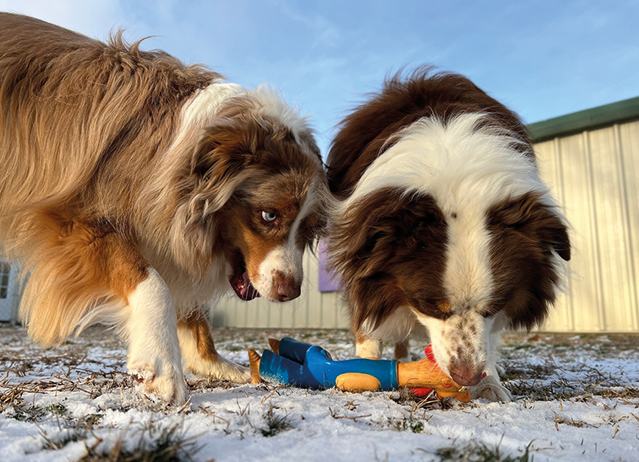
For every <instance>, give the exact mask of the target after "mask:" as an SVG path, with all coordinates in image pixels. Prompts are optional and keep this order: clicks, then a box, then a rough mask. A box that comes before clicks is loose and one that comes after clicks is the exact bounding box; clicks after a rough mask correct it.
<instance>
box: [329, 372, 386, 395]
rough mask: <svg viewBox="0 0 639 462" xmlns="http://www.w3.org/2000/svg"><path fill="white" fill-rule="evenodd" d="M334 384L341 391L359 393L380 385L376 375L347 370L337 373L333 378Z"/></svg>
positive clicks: (377, 387)
mask: <svg viewBox="0 0 639 462" xmlns="http://www.w3.org/2000/svg"><path fill="white" fill-rule="evenodd" d="M335 386H337V388H339V389H340V390H342V391H351V392H354V393H361V392H362V391H375V390H379V389H380V388H381V387H382V384H381V383H380V382H379V380H378V379H377V378H376V377H373V376H372V375H368V374H361V373H359V372H347V373H344V374H341V375H338V376H337V378H336V379H335Z"/></svg>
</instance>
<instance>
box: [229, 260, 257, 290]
mask: <svg viewBox="0 0 639 462" xmlns="http://www.w3.org/2000/svg"><path fill="white" fill-rule="evenodd" d="M229 282H230V283H231V287H233V290H234V291H235V293H236V294H237V296H238V297H239V298H241V299H242V300H245V301H248V300H253V299H254V298H257V297H260V293H259V292H258V291H257V289H256V288H255V287H253V284H252V283H251V280H250V279H249V276H248V272H247V271H246V263H245V262H244V257H243V256H242V254H241V253H240V252H237V253H236V254H235V256H234V258H233V274H231V277H230V278H229Z"/></svg>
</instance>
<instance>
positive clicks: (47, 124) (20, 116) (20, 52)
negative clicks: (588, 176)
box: [0, 13, 329, 403]
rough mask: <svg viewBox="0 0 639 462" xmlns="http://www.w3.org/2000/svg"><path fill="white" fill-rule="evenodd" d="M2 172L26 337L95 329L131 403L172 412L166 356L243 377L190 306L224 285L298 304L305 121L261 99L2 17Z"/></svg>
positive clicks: (161, 56)
mask: <svg viewBox="0 0 639 462" xmlns="http://www.w3.org/2000/svg"><path fill="white" fill-rule="evenodd" d="M0 162H1V163H2V169H0V240H1V241H2V244H3V247H4V250H5V251H6V252H7V253H8V254H9V255H11V256H13V257H15V258H18V259H20V260H21V261H22V263H23V264H24V265H25V267H26V269H27V270H29V271H30V273H29V274H30V276H29V279H28V283H27V285H26V289H25V294H24V298H23V301H22V306H21V314H22V317H23V319H24V320H25V321H26V322H28V325H29V332H30V334H31V335H32V336H33V338H35V339H36V340H38V341H40V342H42V343H43V344H45V345H50V344H53V343H56V342H60V341H62V340H64V339H65V338H66V337H67V336H68V335H69V334H71V333H72V332H74V331H78V330H81V329H82V328H84V327H86V326H88V325H90V324H93V323H97V322H102V323H110V324H112V325H114V326H115V327H116V328H117V329H118V330H119V331H120V332H121V333H122V335H123V336H124V337H125V338H126V340H127V341H128V346H129V358H128V369H129V371H130V373H131V374H133V375H134V376H135V377H136V378H137V379H138V380H139V381H141V382H142V385H141V387H142V391H143V392H144V393H147V394H155V395H159V396H160V397H161V398H162V399H163V400H165V401H170V402H176V403H180V402H183V401H184V400H185V399H186V395H187V389H186V386H185V382H184V377H183V372H182V360H184V362H185V367H186V368H187V369H188V370H191V371H193V372H195V373H200V374H209V375H212V376H213V377H215V378H218V379H228V380H232V381H237V382H245V381H247V380H248V379H249V374H248V371H247V370H246V369H244V368H242V367H240V366H237V365H235V364H233V363H231V362H229V361H227V360H225V359H224V358H222V357H220V356H219V355H218V353H217V352H216V350H215V347H214V344H213V339H212V338H211V333H210V329H209V326H208V323H207V320H206V316H205V314H204V312H203V309H202V306H203V304H204V303H205V302H206V301H208V300H210V299H212V298H215V297H218V296H220V295H221V294H223V293H225V292H227V291H228V290H229V289H230V288H231V287H232V288H233V289H234V291H235V293H236V294H237V295H238V297H240V298H241V299H244V300H250V299H252V298H254V297H256V296H259V295H261V296H264V297H266V298H268V299H269V300H273V301H286V300H291V299H294V298H296V297H297V296H298V295H299V293H300V284H301V282H302V254H303V252H304V249H305V247H306V246H308V245H309V244H311V243H312V242H313V241H314V239H315V237H316V233H317V231H318V229H319V228H320V227H321V225H322V223H323V221H324V218H323V216H324V208H325V205H326V198H327V197H328V196H329V192H328V187H327V183H326V175H325V173H324V170H323V166H322V161H321V158H320V155H319V150H318V148H317V145H316V143H315V141H314V138H313V135H312V132H311V130H310V129H309V127H308V125H307V122H306V119H305V118H302V117H300V116H299V114H298V112H297V111H296V110H294V109H292V108H291V107H289V106H287V105H286V103H285V102H284V101H282V100H281V99H280V98H279V96H278V95H277V94H276V93H275V92H274V91H272V90H268V89H266V88H258V89H256V90H252V91H248V90H245V89H243V88H241V87H240V86H238V85H234V84H230V83H225V82H224V81H223V80H222V78H221V76H220V75H219V74H216V73H214V72H210V71H208V70H206V69H204V68H202V67H200V66H186V65H184V64H182V63H181V62H180V61H178V60H177V59H175V58H173V57H171V56H170V55H168V54H166V53H164V52H161V51H154V52H144V51H140V50H139V43H136V44H134V45H131V46H130V45H127V44H125V43H124V42H123V40H122V38H121V34H118V35H116V36H114V37H112V38H111V40H110V41H109V43H106V44H105V43H102V42H99V41H96V40H93V39H89V38H87V37H84V36H81V35H78V34H76V33H74V32H71V31H68V30H65V29H62V28H60V27H57V26H54V25H51V24H48V23H45V22H42V21H39V20H36V19H32V18H29V17H25V16H19V15H13V14H5V13H0ZM229 283H230V285H229Z"/></svg>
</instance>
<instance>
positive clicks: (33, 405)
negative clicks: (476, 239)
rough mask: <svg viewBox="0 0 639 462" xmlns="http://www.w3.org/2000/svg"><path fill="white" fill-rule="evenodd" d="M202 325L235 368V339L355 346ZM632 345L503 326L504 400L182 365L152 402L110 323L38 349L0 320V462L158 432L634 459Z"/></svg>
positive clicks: (343, 454) (175, 439) (505, 456)
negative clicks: (226, 373)
mask: <svg viewBox="0 0 639 462" xmlns="http://www.w3.org/2000/svg"><path fill="white" fill-rule="evenodd" d="M214 335H215V338H216V344H217V346H218V349H219V350H220V352H221V353H222V354H223V355H224V356H226V357H227V358H229V359H232V360H235V361H237V362H240V363H243V364H245V365H246V364H247V362H248V358H247V354H246V349H247V348H254V349H256V350H258V351H261V350H263V349H264V348H266V347H267V346H268V343H267V339H268V337H274V338H281V337H283V336H293V337H295V338H298V339H300V340H303V341H306V342H309V343H314V344H318V345H321V346H322V347H324V348H326V349H327V350H329V351H330V352H331V353H332V355H333V357H334V358H336V359H347V358H349V357H351V355H352V353H353V351H352V350H353V349H352V344H351V339H350V335H349V333H348V332H344V331H337V330H335V331H309V330H304V331H256V330H255V331H254V330H232V329H218V330H216V331H215V332H214ZM638 345H639V337H636V336H615V335H607V336H593V335H591V336H580V335H578V336H575V335H564V336H560V335H549V334H536V335H532V334H528V335H525V334H519V335H516V334H509V335H507V336H506V338H505V344H504V348H503V359H502V361H501V362H500V364H501V366H502V367H503V368H504V369H505V370H504V377H505V381H504V383H505V384H506V386H507V387H508V388H509V389H510V390H511V391H512V393H513V395H515V396H516V401H515V402H513V403H508V404H500V403H490V402H487V401H483V400H479V401H473V402H471V403H469V404H461V403H459V402H456V401H454V400H447V401H444V402H440V401H437V400H434V399H432V398H430V399H426V400H415V399H412V398H411V397H410V396H408V395H407V394H406V393H402V392H378V393H361V394H352V393H345V392H341V391H338V390H335V389H331V390H323V391H313V390H304V389H299V388H292V387H284V386H278V385H275V384H266V385H262V384H261V385H240V386H238V385H232V384H228V383H220V382H210V381H208V380H207V379H205V378H198V377H192V376H188V383H189V388H190V389H191V399H190V402H189V403H188V404H187V405H185V406H184V407H182V408H180V409H174V408H173V409H171V408H169V409H164V408H162V406H160V405H158V404H155V403H153V402H151V401H149V400H147V399H144V398H141V397H140V396H138V394H137V393H136V392H135V386H134V382H133V381H132V380H131V379H130V378H129V377H128V376H127V375H126V373H125V363H126V350H125V348H124V345H123V344H122V343H120V342H119V340H118V339H117V338H115V337H114V336H113V335H112V334H111V333H110V332H109V331H106V330H104V329H101V328H99V327H96V328H91V329H89V330H88V331H87V332H86V333H85V334H83V335H82V336H81V337H79V338H77V339H72V340H71V341H69V342H67V343H65V344H64V345H62V346H60V347H58V348H53V349H47V350H43V349H41V348H39V347H38V346H36V345H33V344H32V343H31V341H30V340H28V339H27V337H26V333H25V330H24V329H21V328H8V327H7V328H0V372H1V375H0V393H1V395H0V454H1V455H2V462H12V461H51V460H80V459H82V458H83V457H85V456H86V455H87V454H91V455H93V456H96V455H97V456H99V455H102V456H108V455H109V454H112V455H113V454H116V453H117V451H120V452H122V453H127V454H131V453H134V452H135V451H136V450H138V451H151V450H153V449H154V448H157V447H158V445H160V446H161V445H162V444H163V442H164V443H166V446H169V447H170V446H173V447H174V448H176V447H182V449H181V450H179V451H178V457H179V458H180V459H181V460H195V461H207V460H212V459H215V460H216V461H242V462H245V461H250V460H259V461H263V462H266V461H279V460H308V461H322V462H325V461H327V460H328V461H331V462H339V461H348V462H352V461H354V460H373V461H376V460H379V461H384V460H388V461H431V460H432V461H439V460H535V461H546V460H561V461H580V462H583V461H602V460H609V461H632V460H637V454H638V453H639V439H638V438H639V437H638V434H639V409H637V407H638V406H639V361H638V360H639V349H638V348H637V346H638ZM413 350H416V347H415V348H413ZM385 353H386V354H388V355H390V350H388V351H385ZM422 356H423V355H421V356H420V355H418V354H415V355H414V359H418V358H420V357H422ZM486 454H488V456H487V455H486ZM527 454H528V455H527ZM490 457H492V458H490Z"/></svg>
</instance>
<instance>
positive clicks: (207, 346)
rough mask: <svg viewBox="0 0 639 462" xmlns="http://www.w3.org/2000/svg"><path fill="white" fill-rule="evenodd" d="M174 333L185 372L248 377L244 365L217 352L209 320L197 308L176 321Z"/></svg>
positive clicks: (232, 378) (245, 379)
mask: <svg viewBox="0 0 639 462" xmlns="http://www.w3.org/2000/svg"><path fill="white" fill-rule="evenodd" d="M178 337H179V339H180V347H181V348H182V356H183V358H184V363H185V367H186V370H188V371H189V372H193V373H195V374H200V375H208V376H210V377H211V378H213V379H215V380H230V381H231V382H236V383H247V382H249V381H250V380H251V374H250V371H249V370H248V368H246V367H242V366H240V365H238V364H235V363H233V362H231V361H229V360H227V359H225V358H224V357H222V356H220V355H219V354H218V352H217V350H216V349H215V344H214V343H213V337H212V336H211V329H210V327H209V323H208V321H207V320H206V316H205V315H204V313H203V312H202V311H201V310H200V309H197V310H195V311H194V312H193V313H191V314H190V315H189V316H188V317H187V318H186V319H181V320H180V321H179V322H178Z"/></svg>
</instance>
